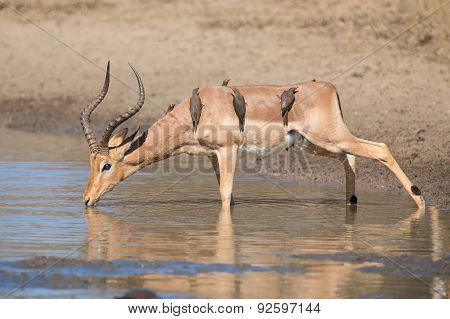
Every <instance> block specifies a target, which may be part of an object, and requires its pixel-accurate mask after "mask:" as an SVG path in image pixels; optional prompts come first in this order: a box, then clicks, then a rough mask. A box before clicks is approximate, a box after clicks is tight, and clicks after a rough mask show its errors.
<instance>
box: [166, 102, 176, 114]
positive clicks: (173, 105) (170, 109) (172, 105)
mask: <svg viewBox="0 0 450 319" xmlns="http://www.w3.org/2000/svg"><path fill="white" fill-rule="evenodd" d="M175 105H177V104H176V103H170V105H169V107H168V108H167V111H166V114H167V113H169V112H172V111H173V109H174V108H175Z"/></svg>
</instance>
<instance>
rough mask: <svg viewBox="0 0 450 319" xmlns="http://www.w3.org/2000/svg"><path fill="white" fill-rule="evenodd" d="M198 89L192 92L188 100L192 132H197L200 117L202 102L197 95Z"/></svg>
mask: <svg viewBox="0 0 450 319" xmlns="http://www.w3.org/2000/svg"><path fill="white" fill-rule="evenodd" d="M198 94H199V93H198V88H195V89H194V90H192V96H191V99H190V100H189V110H190V111H191V118H192V132H197V126H198V122H200V116H201V115H202V108H203V104H202V100H201V99H200V96H199V95H198Z"/></svg>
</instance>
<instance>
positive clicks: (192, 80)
mask: <svg viewBox="0 0 450 319" xmlns="http://www.w3.org/2000/svg"><path fill="white" fill-rule="evenodd" d="M441 3H443V1H442V0H428V1H425V0H386V1H385V0H380V1H368V0H367V1H366V0H364V1H356V0H349V1H332V0H303V1H292V0H281V1H278V0H277V1H275V0H273V1H272V0H264V1H254V0H250V1H235V0H227V1H201V0H197V1H179V0H166V1H164V0H134V1H119V0H85V1H68V0H21V1H5V2H0V59H1V61H2V63H1V64H0V74H1V82H0V83H1V84H0V111H1V112H0V114H1V115H0V127H3V128H7V129H18V130H24V131H30V132H47V133H67V134H74V135H77V136H80V137H81V127H80V125H79V120H78V118H79V112H80V110H81V108H82V107H83V106H84V105H86V104H87V103H88V102H89V101H90V100H91V99H92V98H93V97H95V96H96V95H97V94H98V92H99V89H100V88H101V85H102V83H103V80H104V71H102V70H101V69H99V68H98V67H96V66H95V65H97V66H100V67H102V68H104V67H105V66H106V63H107V61H108V60H111V66H112V73H113V75H114V76H115V77H117V79H120V81H118V80H117V79H113V81H112V85H111V87H110V91H109V93H108V96H107V98H106V100H105V102H104V104H102V106H101V107H100V108H99V110H98V111H97V112H96V113H95V114H94V116H93V118H94V125H95V126H96V128H97V130H98V131H100V130H101V129H102V128H103V125H104V123H105V122H106V121H108V120H109V119H110V118H111V117H113V116H115V115H116V114H118V113H119V112H121V111H123V110H125V109H126V108H128V107H129V106H130V105H132V104H133V103H134V102H135V100H136V92H135V91H134V90H136V83H135V79H134V78H133V75H132V73H131V70H130V69H129V67H128V65H127V63H128V62H130V63H132V64H133V65H135V66H136V68H137V70H138V71H139V72H140V73H141V75H142V77H143V79H144V83H145V86H146V90H147V97H148V99H147V102H146V104H145V106H144V108H143V110H142V112H140V113H139V115H138V116H136V117H135V118H134V119H133V120H132V121H131V125H137V123H139V124H141V125H142V126H143V127H147V126H149V125H151V123H152V122H153V121H154V120H155V119H157V118H158V117H160V116H162V115H163V114H164V111H165V110H166V108H167V105H168V104H169V103H171V102H178V101H180V100H182V99H183V98H185V97H186V96H188V95H189V94H190V92H191V90H192V88H193V87H195V86H199V85H210V84H220V83H221V82H222V80H223V79H224V78H228V77H229V78H231V82H230V84H231V85H246V84H287V83H294V82H299V81H308V80H311V79H317V80H325V81H327V80H332V82H333V84H335V85H336V86H337V88H338V91H339V92H340V97H341V102H342V108H343V112H344V117H345V120H346V122H347V124H348V126H349V128H350V130H351V131H352V132H353V133H354V134H355V135H357V136H359V137H361V138H366V139H370V140H374V141H379V142H385V143H387V144H388V145H389V147H390V148H391V150H392V152H393V154H394V156H396V158H397V159H398V161H399V163H400V165H401V166H402V167H403V168H404V170H405V171H406V173H407V174H408V175H409V176H410V177H411V179H412V180H413V181H415V182H417V184H418V185H419V186H420V187H421V188H422V189H423V190H424V191H425V194H426V196H427V197H428V199H429V200H431V201H432V202H433V203H437V204H439V205H440V206H448V197H449V196H448V195H449V191H448V190H449V189H450V182H449V181H450V178H448V177H449V167H450V160H449V156H448V155H449V154H448V150H449V148H450V142H449V136H450V134H449V133H450V131H449V130H450V129H449V127H450V126H449V115H450V113H449V112H450V111H449V109H450V108H449V105H448V101H449V100H450V93H449V92H450V91H449V90H448V88H449V83H450V72H449V71H450V63H449V62H450V50H449V49H450V41H449V40H450V31H449V30H450V12H449V6H447V7H445V8H443V9H441V10H440V11H439V12H437V13H436V14H434V15H433V16H431V17H430V18H428V19H426V20H425V21H424V22H423V23H421V24H419V25H417V26H416V27H414V28H412V29H411V30H410V31H409V32H407V33H405V34H403V35H402V36H400V37H399V38H398V39H396V40H395V41H393V42H392V43H390V44H389V45H388V46H387V47H386V48H384V49H382V50H381V51H379V52H377V53H375V54H374V55H372V56H370V57H369V58H368V59H366V60H365V61H364V62H362V63H361V64H359V65H357V66H356V67H354V68H352V69H350V70H349V71H348V72H345V73H343V74H341V75H340V76H338V77H336V76H337V75H339V74H340V72H341V71H343V70H345V69H346V68H347V67H348V66H350V65H351V64H352V63H354V62H355V61H357V60H358V59H360V58H362V57H363V56H364V55H366V54H367V53H369V52H371V51H372V50H373V49H375V48H377V47H378V46H380V45H382V44H383V43H385V42H386V41H387V40H388V39H389V38H391V37H392V36H394V35H395V34H397V33H398V32H401V31H402V30H404V29H405V28H407V27H408V26H409V25H411V24H412V23H414V21H417V20H418V19H419V18H421V17H423V16H424V15H426V14H427V13H429V12H431V11H433V10H434V9H436V8H437V7H439V5H440V4H441ZM55 38H56V39H57V40H56V39H55ZM94 64H95V65H94ZM129 125H130V124H129ZM3 138H5V136H3ZM80 141H81V139H80ZM87 152H88V151H87V147H86V155H87ZM359 163H360V164H359V167H358V179H359V181H358V182H359V183H360V184H362V185H364V184H370V187H390V188H391V189H397V188H398V187H399V186H398V183H397V182H396V181H395V180H394V179H393V177H392V176H391V174H389V172H387V170H385V169H384V167H380V165H378V164H376V163H371V162H370V161H365V160H361V161H360V162H359ZM313 165H316V166H317V167H318V168H320V169H315V170H314V171H315V172H316V174H315V175H314V177H312V178H313V179H314V180H317V181H320V182H339V183H340V182H342V179H343V178H342V176H343V175H342V172H341V168H340V165H339V163H334V162H333V161H331V162H330V161H328V160H322V159H317V158H315V159H314V162H313ZM321 172H323V173H321Z"/></svg>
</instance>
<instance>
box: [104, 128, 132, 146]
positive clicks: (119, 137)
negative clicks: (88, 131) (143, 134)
mask: <svg viewBox="0 0 450 319" xmlns="http://www.w3.org/2000/svg"><path fill="white" fill-rule="evenodd" d="M127 134H128V129H127V128H124V129H122V130H120V131H119V132H117V133H116V134H114V136H113V137H111V138H110V139H109V141H108V147H111V148H113V147H119V146H120V144H122V143H123V141H124V140H125V138H126V137H127Z"/></svg>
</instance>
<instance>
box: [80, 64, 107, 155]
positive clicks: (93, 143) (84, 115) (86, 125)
mask: <svg viewBox="0 0 450 319" xmlns="http://www.w3.org/2000/svg"><path fill="white" fill-rule="evenodd" d="M108 87H109V61H108V66H107V67H106V78H105V84H103V89H102V91H101V92H100V94H99V96H98V97H97V98H96V99H95V100H94V101H92V102H91V103H90V104H88V105H87V106H86V107H85V108H84V109H83V111H81V116H80V121H81V126H82V127H83V131H84V135H85V136H86V140H87V142H88V145H89V150H90V151H91V153H98V152H100V145H99V144H98V142H97V139H96V138H95V134H94V131H93V130H92V128H91V114H92V112H93V111H94V110H95V108H96V107H97V106H98V105H99V104H100V103H101V102H102V101H103V99H104V98H105V96H106V93H107V92H108Z"/></svg>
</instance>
